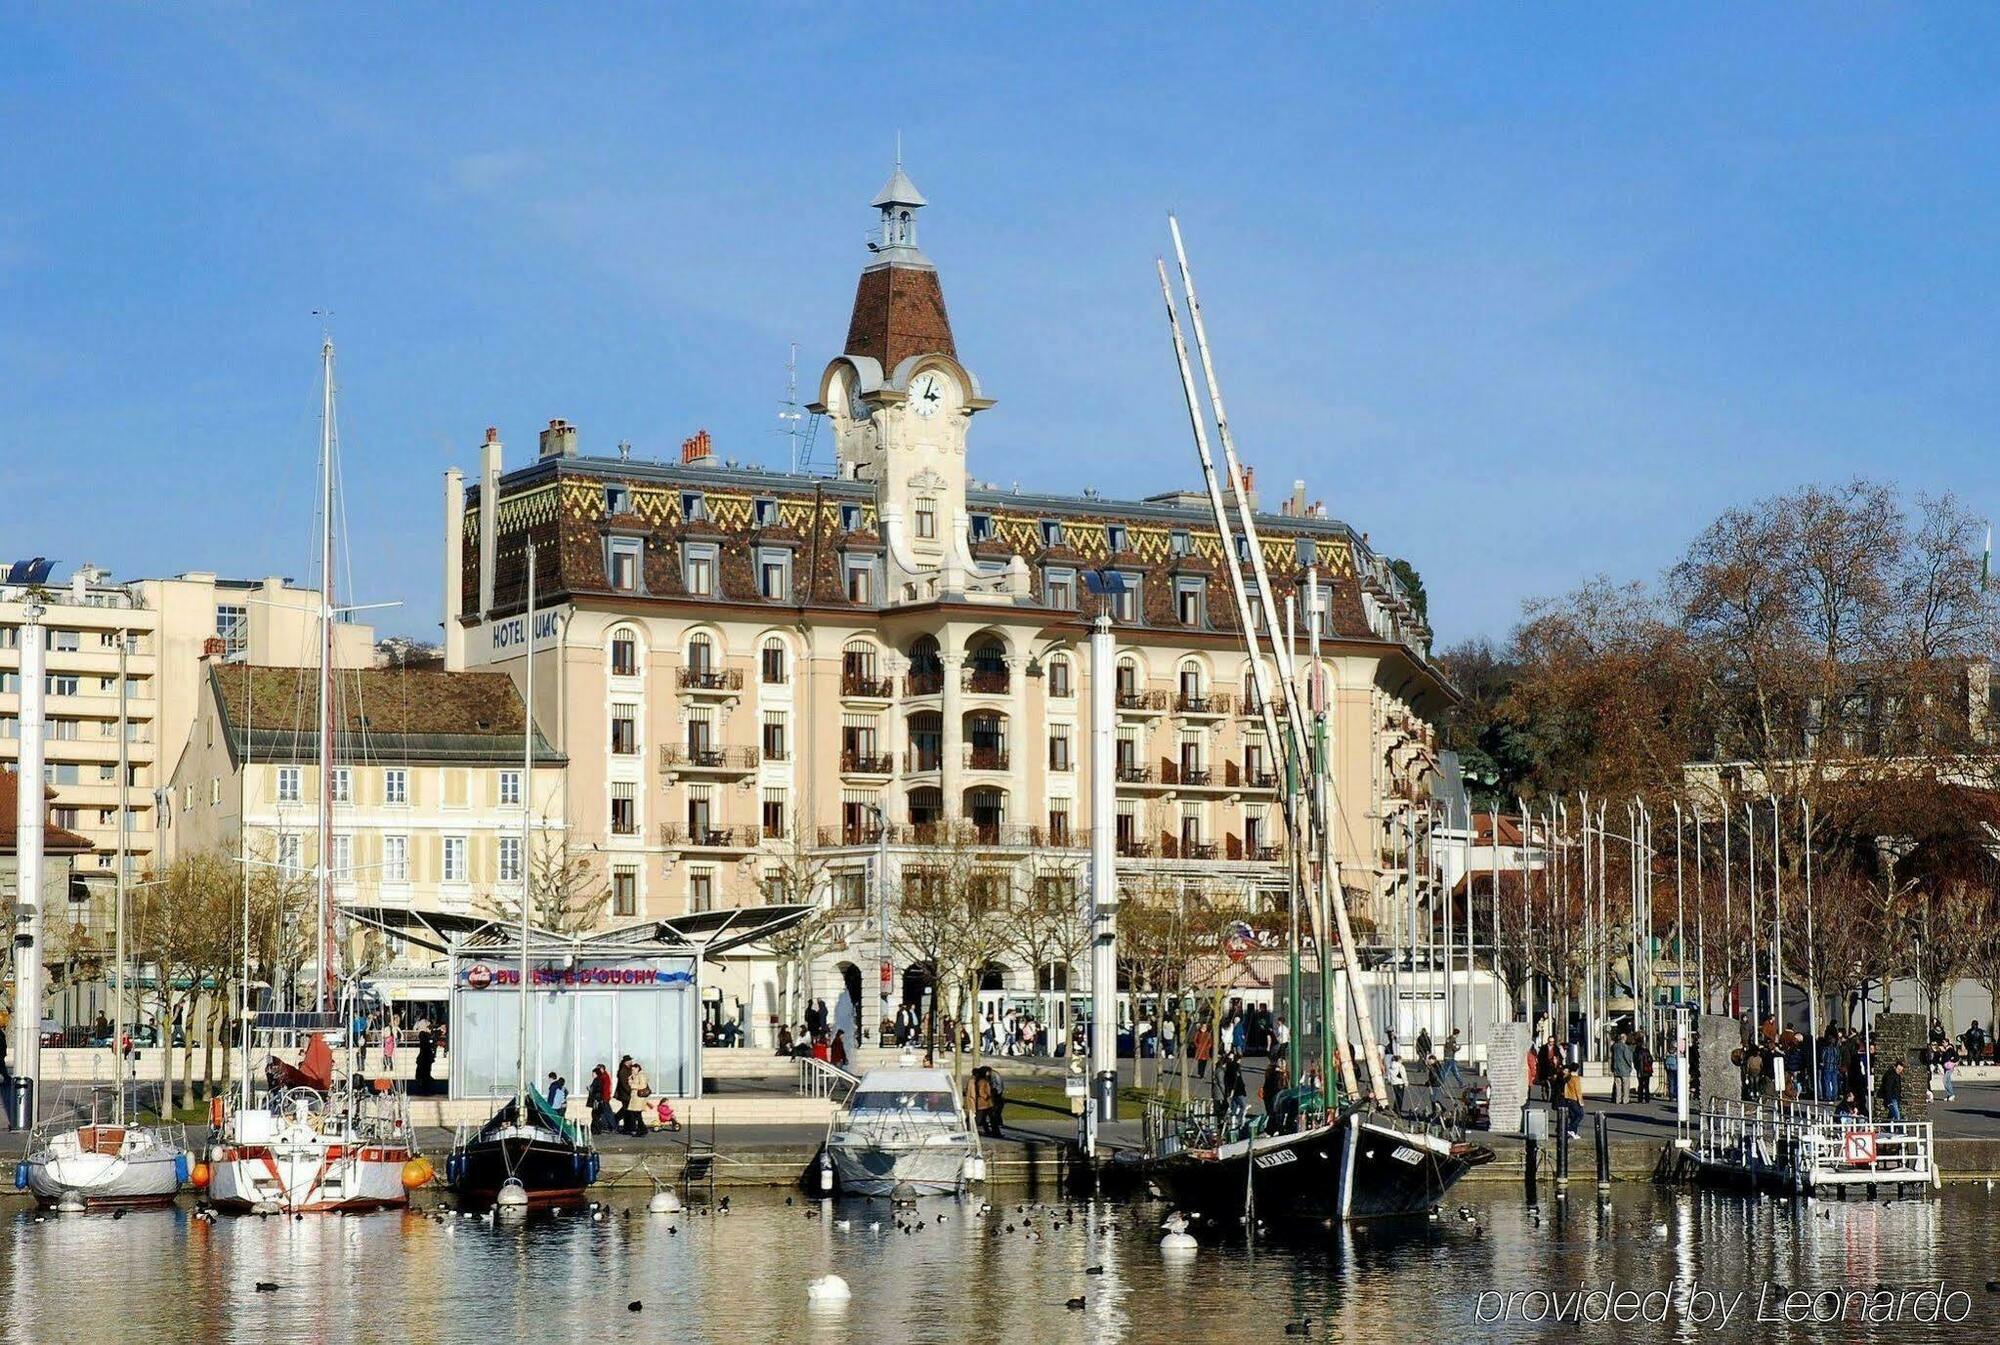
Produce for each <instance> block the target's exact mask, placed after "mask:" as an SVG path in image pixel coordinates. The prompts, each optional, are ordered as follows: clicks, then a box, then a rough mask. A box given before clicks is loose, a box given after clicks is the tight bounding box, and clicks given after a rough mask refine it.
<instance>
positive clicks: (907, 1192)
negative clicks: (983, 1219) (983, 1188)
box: [826, 1069, 983, 1196]
mask: <svg viewBox="0 0 2000 1345" xmlns="http://www.w3.org/2000/svg"><path fill="white" fill-rule="evenodd" d="M826 1156H827V1159H828V1161H829V1162H830V1163H831V1164H832V1168H833V1174H834V1180H835V1182H836V1183H837V1185H838V1189H839V1190H840V1192H841V1193H842V1194H844V1195H864V1196H923V1195H954V1194H957V1193H958V1192H960V1191H962V1190H964V1189H965V1185H966V1183H967V1182H968V1181H972V1180H976V1179H977V1177H978V1175H979V1164H980V1163H981V1162H982V1161H983V1160H982V1159H981V1156H980V1149H979V1137H978V1135H977V1133H976V1132H975V1131H974V1129H973V1126H972V1121H971V1118H969V1117H968V1116H967V1115H966V1113H965V1106H964V1104H963V1103H962V1102H961V1101H960V1100H959V1095H958V1090H957V1089H956V1088H954V1087H953V1086H952V1079H951V1075H950V1074H949V1073H948V1072H947V1071H945V1070H941V1069H875V1070H870V1071H868V1073H866V1074H864V1075H862V1076H861V1080H860V1082H858V1083H857V1084H855V1086H854V1088H853V1090H852V1091H851V1092H850V1093H849V1094H848V1096H847V1099H846V1101H845V1103H844V1104H843V1105H842V1106H841V1107H840V1108H839V1109H838V1110H837V1111H836V1112H835V1114H834V1117H833V1120H832V1122H831V1123H830V1124H829V1126H828V1128H827V1135H826Z"/></svg>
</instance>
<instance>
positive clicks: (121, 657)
mask: <svg viewBox="0 0 2000 1345" xmlns="http://www.w3.org/2000/svg"><path fill="white" fill-rule="evenodd" d="M131 645H132V632H131V631H130V630H129V629H126V630H120V631H119V632H118V880H117V881H118V897H117V902H118V909H117V910H116V911H114V912H113V913H112V917H111V924H112V928H113V930H114V931H115V933H114V934H113V936H112V937H113V939H114V940H115V943H116V946H115V948H114V950H113V952H112V957H113V959H114V961H113V963H112V968H111V1077H112V1079H113V1080H114V1081H115V1082H116V1084H117V1093H118V1098H117V1101H116V1102H115V1103H114V1104H113V1106H112V1115H111V1120H112V1123H113V1124H114V1125H121V1126H122V1125H124V1124H125V885H126V884H127V883H128V882H130V881H131V878H130V874H129V873H128V870H129V869H130V868H131V867H132V861H131V857H130V855H131V850H130V846H131V836H132V830H131V828H132V822H131V814H130V813H129V812H127V810H126V799H127V794H126V787H127V785H128V784H129V783H130V777H131V774H132V745H131V743H130V741H129V740H128V739H127V737H126V735H127V733H129V732H130V729H131V714H132V710H131V706H132V700H131V696H132V686H131V683H130V682H128V681H127V680H126V678H127V676H128V670H129V668H130V666H131V660H130V659H129V657H128V654H129V652H130V650H131Z"/></svg>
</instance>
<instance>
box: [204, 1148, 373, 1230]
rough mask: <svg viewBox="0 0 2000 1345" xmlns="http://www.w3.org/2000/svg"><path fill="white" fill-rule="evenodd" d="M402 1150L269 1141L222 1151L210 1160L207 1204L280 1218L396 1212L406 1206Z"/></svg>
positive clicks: (219, 1150)
mask: <svg viewBox="0 0 2000 1345" xmlns="http://www.w3.org/2000/svg"><path fill="white" fill-rule="evenodd" d="M411 1157H412V1154H411V1151H410V1149H409V1147H408V1146H407V1145H396V1144H367V1145H360V1146H354V1147H349V1146H343V1145H322V1144H314V1143H311V1142H293V1143H284V1142H274V1143H271V1144H263V1145H254V1146H237V1147H232V1146H221V1147H219V1148H218V1149H217V1151H216V1152H215V1154H214V1156H213V1157H212V1158H211V1159H210V1161H209V1171H210V1176H209V1187H208V1190H209V1199H210V1200H211V1201H212V1202H214V1204H215V1205H216V1207H217V1208H219V1209H224V1210H230V1211H236V1212H247V1211H252V1210H256V1209H258V1208H260V1207H261V1208H267V1209H275V1210H276V1211H277V1212H279V1213H281V1214H332V1213H340V1212H349V1211H352V1212H359V1211H363V1210H379V1209H395V1208H398V1207H401V1206H405V1205H408V1204H409V1203H410V1196H409V1192H408V1191H406V1190H404V1188H403V1165H404V1164H405V1163H407V1162H409V1161H410V1158H411Z"/></svg>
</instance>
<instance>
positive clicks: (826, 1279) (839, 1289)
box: [806, 1275, 853, 1302]
mask: <svg viewBox="0 0 2000 1345" xmlns="http://www.w3.org/2000/svg"><path fill="white" fill-rule="evenodd" d="M806 1297H807V1298H812V1299H818V1300H820V1301H822V1302H830V1301H837V1300H840V1299H844V1298H851V1297H853V1291H852V1290H850V1289H849V1288H848V1287H847V1281H846V1280H843V1279H842V1278H840V1276H838V1275H822V1276H820V1277H819V1278H818V1279H816V1280H814V1281H812V1282H811V1283H810V1284H808V1285H806Z"/></svg>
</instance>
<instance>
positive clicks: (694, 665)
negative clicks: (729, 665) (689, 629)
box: [688, 635, 715, 673]
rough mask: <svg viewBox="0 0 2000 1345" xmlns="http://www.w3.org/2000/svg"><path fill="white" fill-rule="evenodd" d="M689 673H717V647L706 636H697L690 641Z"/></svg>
mask: <svg viewBox="0 0 2000 1345" xmlns="http://www.w3.org/2000/svg"><path fill="white" fill-rule="evenodd" d="M688 671H689V672H698V673H706V672H713V671H715V645H714V644H713V643H711V642H710V640H709V638H708V637H707V636H706V635H697V636H694V637H693V638H692V639H690V640H689V641H688Z"/></svg>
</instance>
